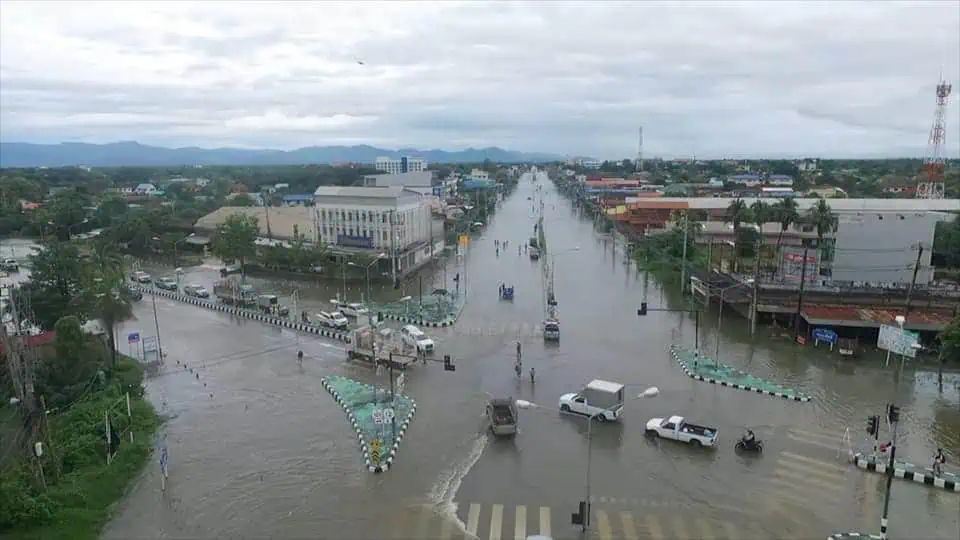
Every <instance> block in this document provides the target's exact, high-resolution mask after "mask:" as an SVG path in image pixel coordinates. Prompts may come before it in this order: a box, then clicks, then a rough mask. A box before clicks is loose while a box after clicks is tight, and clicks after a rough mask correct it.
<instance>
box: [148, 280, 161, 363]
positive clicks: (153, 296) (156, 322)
mask: <svg viewBox="0 0 960 540" xmlns="http://www.w3.org/2000/svg"><path fill="white" fill-rule="evenodd" d="M150 298H151V300H152V302H153V324H154V327H155V328H156V329H157V356H158V360H159V361H160V363H163V345H162V343H161V342H160V319H158V318H157V294H156V291H153V294H151V295H150Z"/></svg>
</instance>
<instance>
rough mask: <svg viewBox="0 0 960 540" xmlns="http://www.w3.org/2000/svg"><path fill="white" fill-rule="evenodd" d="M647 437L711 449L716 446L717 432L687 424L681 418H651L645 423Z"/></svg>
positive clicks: (712, 429)
mask: <svg viewBox="0 0 960 540" xmlns="http://www.w3.org/2000/svg"><path fill="white" fill-rule="evenodd" d="M646 432H647V435H656V436H657V437H660V438H662V439H673V440H675V441H680V442H683V443H688V444H692V445H693V446H706V447H708V448H712V447H714V446H716V445H717V430H716V429H714V428H709V427H705V426H698V425H696V424H689V423H687V421H686V420H684V419H683V417H682V416H671V417H670V418H651V419H650V420H648V421H647V430H646Z"/></svg>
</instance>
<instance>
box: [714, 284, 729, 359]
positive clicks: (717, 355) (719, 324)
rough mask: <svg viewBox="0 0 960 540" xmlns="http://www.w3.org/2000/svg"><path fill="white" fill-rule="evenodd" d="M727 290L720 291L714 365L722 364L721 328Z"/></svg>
mask: <svg viewBox="0 0 960 540" xmlns="http://www.w3.org/2000/svg"><path fill="white" fill-rule="evenodd" d="M724 292H726V289H720V314H719V315H717V348H716V350H715V351H714V353H713V363H714V365H716V364H718V363H719V362H720V326H721V325H722V324H723V293H724Z"/></svg>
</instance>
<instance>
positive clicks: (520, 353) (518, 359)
mask: <svg viewBox="0 0 960 540" xmlns="http://www.w3.org/2000/svg"><path fill="white" fill-rule="evenodd" d="M521 356H523V354H522V351H521V350H520V342H519V341H518V342H517V362H519V361H520V358H521Z"/></svg>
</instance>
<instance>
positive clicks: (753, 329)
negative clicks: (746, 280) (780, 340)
mask: <svg viewBox="0 0 960 540" xmlns="http://www.w3.org/2000/svg"><path fill="white" fill-rule="evenodd" d="M762 246H763V236H762V233H761V236H760V239H759V240H757V246H756V251H757V260H756V261H755V262H754V266H753V301H752V302H751V303H750V335H751V336H753V335H755V334H756V333H757V307H758V306H757V303H758V301H759V296H760V248H761V247H762Z"/></svg>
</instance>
